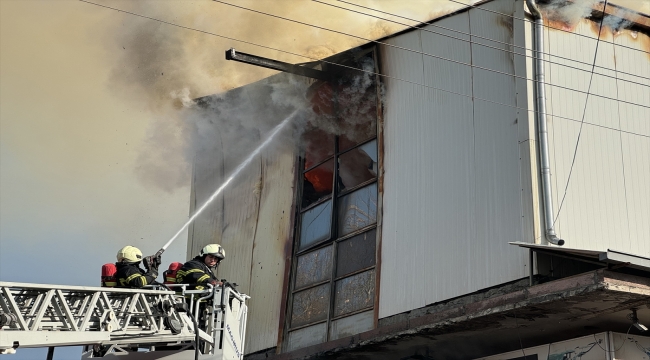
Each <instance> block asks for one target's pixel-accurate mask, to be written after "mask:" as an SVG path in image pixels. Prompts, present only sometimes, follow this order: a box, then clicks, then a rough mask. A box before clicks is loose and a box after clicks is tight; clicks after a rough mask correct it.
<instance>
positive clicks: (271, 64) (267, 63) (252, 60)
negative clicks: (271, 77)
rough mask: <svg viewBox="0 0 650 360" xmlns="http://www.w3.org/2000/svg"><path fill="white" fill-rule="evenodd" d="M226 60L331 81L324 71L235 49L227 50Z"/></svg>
mask: <svg viewBox="0 0 650 360" xmlns="http://www.w3.org/2000/svg"><path fill="white" fill-rule="evenodd" d="M226 60H234V61H239V62H242V63H245V64H250V65H255V66H261V67H265V68H267V69H272V70H278V71H283V72H288V73H291V74H296V75H300V76H306V77H309V78H313V79H318V80H325V81H327V80H329V79H330V76H329V75H328V74H327V73H326V72H324V71H320V70H316V69H312V68H308V67H305V66H300V65H295V64H290V63H286V62H282V61H277V60H273V59H268V58H263V57H261V56H256V55H251V54H246V53H243V52H238V51H235V49H232V48H231V49H230V50H226Z"/></svg>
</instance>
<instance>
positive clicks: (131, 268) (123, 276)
mask: <svg viewBox="0 0 650 360" xmlns="http://www.w3.org/2000/svg"><path fill="white" fill-rule="evenodd" d="M142 260H143V259H142V252H141V251H140V249H138V248H137V247H135V246H130V245H127V246H125V247H123V248H121V249H120V251H118V252H117V263H115V266H116V267H117V272H116V273H115V278H116V279H117V287H123V288H141V287H143V286H145V285H151V284H152V283H153V282H155V281H156V278H157V277H158V265H160V257H154V258H152V259H150V260H148V261H145V264H144V265H145V267H146V268H147V270H146V271H145V270H143V269H141V268H140V266H139V265H140V262H142Z"/></svg>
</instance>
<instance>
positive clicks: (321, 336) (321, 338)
mask: <svg viewBox="0 0 650 360" xmlns="http://www.w3.org/2000/svg"><path fill="white" fill-rule="evenodd" d="M325 341H327V323H322V324H318V325H314V326H310V327H306V328H303V329H300V330H296V331H291V332H290V333H289V341H288V344H287V350H286V351H292V350H296V349H300V348H304V347H307V346H311V345H316V344H320V343H324V342H325Z"/></svg>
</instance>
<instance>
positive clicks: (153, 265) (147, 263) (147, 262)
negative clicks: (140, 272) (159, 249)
mask: <svg viewBox="0 0 650 360" xmlns="http://www.w3.org/2000/svg"><path fill="white" fill-rule="evenodd" d="M142 262H143V263H144V267H145V269H147V271H149V270H151V269H156V272H158V266H160V263H161V259H160V255H158V256H155V255H153V256H147V257H145V258H144V261H142Z"/></svg>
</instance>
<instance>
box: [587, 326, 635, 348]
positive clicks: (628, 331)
mask: <svg viewBox="0 0 650 360" xmlns="http://www.w3.org/2000/svg"><path fill="white" fill-rule="evenodd" d="M632 326H633V325H630V327H629V328H627V332H626V333H625V339H623V343H622V344H621V346H619V347H618V349H614V350H607V349H605V348H603V347H602V346H600V340H598V339H596V334H594V340H596V345H598V347H599V348H600V349H601V350H602V351H604V352H606V353H615V352H617V351H619V350H621V349H622V348H623V345H625V343H626V342H627V336H628V335H629V334H630V330H631V329H632Z"/></svg>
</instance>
